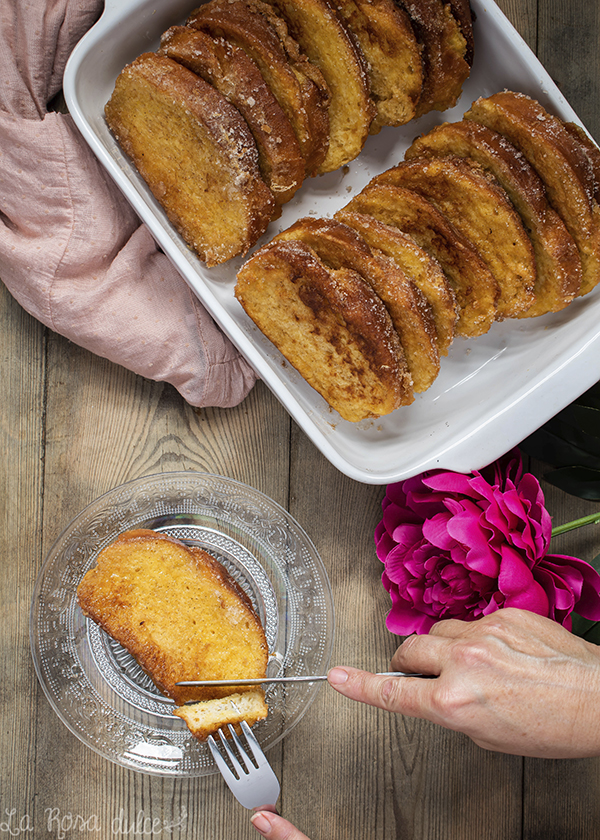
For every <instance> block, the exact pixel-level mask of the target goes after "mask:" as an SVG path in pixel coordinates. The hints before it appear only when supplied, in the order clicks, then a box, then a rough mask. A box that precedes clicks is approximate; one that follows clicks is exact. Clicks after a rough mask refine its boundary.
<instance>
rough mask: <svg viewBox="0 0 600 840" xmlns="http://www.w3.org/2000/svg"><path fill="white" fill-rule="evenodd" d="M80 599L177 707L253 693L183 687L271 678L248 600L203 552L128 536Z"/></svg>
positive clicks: (109, 552) (158, 537)
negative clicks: (203, 681)
mask: <svg viewBox="0 0 600 840" xmlns="http://www.w3.org/2000/svg"><path fill="white" fill-rule="evenodd" d="M77 597H78V601H79V604H80V606H81V609H82V610H83V613H84V615H86V616H87V617H89V618H91V619H93V621H95V622H96V623H97V624H98V625H99V626H100V627H102V629H103V630H105V631H106V632H107V633H108V634H109V635H110V636H112V638H114V639H116V641H118V642H119V643H120V644H122V645H123V646H124V647H125V648H126V649H127V650H128V651H129V652H130V653H131V654H132V656H134V657H135V659H136V660H137V662H138V663H139V664H140V666H141V667H142V668H143V669H144V671H146V673H148V674H149V676H150V677H151V678H152V680H153V682H154V683H155V684H156V685H157V686H158V688H159V689H160V690H161V691H162V692H163V693H164V694H165V695H166V696H167V697H171V698H172V699H173V700H175V703H176V704H177V705H183V704H184V703H186V702H188V701H191V700H212V699H218V698H221V697H226V696H227V695H229V694H232V693H233V692H235V691H239V692H243V691H244V690H248V689H245V688H244V687H242V686H240V687H233V688H227V687H225V688H218V687H200V686H180V685H177V683H178V682H179V681H181V680H194V679H235V678H238V679H241V678H242V676H244V677H248V678H252V677H264V676H265V674H266V667H267V658H268V649H267V643H266V638H265V634H264V630H263V628H262V625H261V623H260V621H259V619H258V617H257V615H256V613H255V612H254V610H253V609H252V605H251V603H250V601H249V599H248V597H247V595H246V594H245V593H244V591H243V590H242V589H241V588H240V587H239V586H238V584H237V583H236V582H235V581H234V580H233V578H232V577H231V575H229V574H228V572H227V571H226V570H225V569H224V567H223V566H222V565H221V564H219V563H217V561H216V560H215V559H214V558H213V557H211V556H210V555H209V554H207V553H206V552H205V551H202V549H200V548H197V547H188V546H186V545H184V544H183V543H181V542H180V541H179V540H175V539H173V538H172V537H168V536H166V535H165V534H161V533H160V532H156V531H150V530H146V529H139V530H134V531H128V532H125V533H123V534H121V535H120V536H119V537H118V538H117V539H116V540H115V541H114V542H112V543H111V544H110V545H108V546H107V547H106V548H104V549H103V550H102V551H101V552H100V554H99V555H98V558H97V563H96V565H95V566H94V567H93V568H92V569H90V570H89V571H88V572H87V573H86V574H85V576H84V578H83V580H82V581H81V583H80V584H79V587H78V589H77Z"/></svg>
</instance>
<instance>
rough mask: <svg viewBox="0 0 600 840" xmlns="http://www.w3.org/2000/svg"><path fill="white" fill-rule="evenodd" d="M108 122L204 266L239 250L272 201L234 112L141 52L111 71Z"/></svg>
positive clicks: (191, 79) (260, 226)
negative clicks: (113, 73) (114, 78)
mask: <svg viewBox="0 0 600 840" xmlns="http://www.w3.org/2000/svg"><path fill="white" fill-rule="evenodd" d="M105 111H106V118H107V122H108V124H109V126H110V128H111V130H112V132H113V134H114V135H115V137H116V139H117V141H118V142H119V144H120V146H121V147H122V148H123V150H124V151H125V152H126V154H127V155H129V157H130V158H131V159H132V161H133V162H134V164H135V166H136V167H137V169H138V171H139V172H140V174H141V176H142V177H143V178H144V180H145V181H146V183H147V184H148V186H149V187H150V189H151V190H152V192H153V193H154V195H155V196H156V198H157V200H158V201H159V202H160V203H161V205H162V206H163V208H164V210H165V212H166V213H167V216H168V217H169V219H170V221H171V222H172V223H173V225H174V226H175V227H176V228H177V230H178V231H179V232H180V233H181V235H182V236H183V238H184V239H185V240H186V242H187V243H188V244H189V245H190V247H192V248H193V249H194V250H195V251H196V252H197V254H198V255H199V256H200V258H201V259H202V260H204V261H205V262H206V264H207V265H208V266H211V265H216V264H217V263H222V262H225V261H226V260H228V259H230V258H231V257H234V256H237V255H239V254H245V253H246V252H247V251H248V249H249V248H250V247H251V246H252V245H253V244H254V243H255V242H256V241H257V240H258V239H259V237H260V236H261V235H262V234H263V233H264V232H265V230H266V228H267V225H268V224H269V221H270V220H271V217H272V215H273V211H274V208H275V201H274V199H273V195H272V193H271V191H270V190H269V189H268V187H267V186H266V185H265V183H264V182H263V180H262V178H261V175H260V170H259V167H258V153H257V150H256V144H255V142H254V138H253V137H252V134H251V132H250V129H249V128H248V126H247V124H246V122H245V121H244V119H243V118H242V117H241V115H240V113H239V112H238V111H237V110H236V109H235V108H234V107H233V106H232V105H231V104H230V103H229V102H228V101H227V100H226V99H225V97H224V96H222V95H221V94H220V93H219V92H218V91H217V90H215V89H214V88H213V87H212V86H211V85H209V84H207V83H206V82H205V81H204V80H203V79H200V78H199V77H198V76H196V74H195V73H192V72H191V71H190V70H188V69H187V68H186V67H183V66H181V65H180V64H177V62H175V61H172V60H171V59H170V58H167V57H166V56H162V55H157V54H156V53H145V54H144V55H142V56H140V57H139V58H137V59H136V60H135V61H134V62H132V63H131V64H130V65H128V66H127V67H126V68H125V69H124V70H123V71H122V72H121V74H120V75H119V77H118V78H117V81H116V84H115V89H114V91H113V94H112V96H111V99H110V100H109V102H108V103H107V105H106V109H105Z"/></svg>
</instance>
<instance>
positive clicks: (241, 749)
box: [227, 720, 257, 773]
mask: <svg viewBox="0 0 600 840" xmlns="http://www.w3.org/2000/svg"><path fill="white" fill-rule="evenodd" d="M244 723H246V721H245V720H244V721H242V724H244ZM246 726H248V724H247V723H246ZM227 728H228V729H229V733H230V735H231V738H232V740H233V741H234V743H235V745H236V747H237V748H238V754H239V757H240V759H241V762H242V765H243V767H244V770H245V771H246V773H250V772H251V771H252V770H254V769H255V768H256V764H257V762H255V763H254V764H253V763H252V759H251V758H250V756H249V755H248V750H247V749H246V747H245V746H244V744H242V742H241V740H240V738H239V736H238V734H237V732H236V731H235V728H234V727H233V726H232V725H231V724H230V723H229V724H227ZM246 737H248V736H246ZM252 755H253V756H254V750H252ZM254 758H256V756H254Z"/></svg>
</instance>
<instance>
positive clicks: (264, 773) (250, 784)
mask: <svg viewBox="0 0 600 840" xmlns="http://www.w3.org/2000/svg"><path fill="white" fill-rule="evenodd" d="M242 728H243V732H244V734H245V736H246V738H247V740H248V745H249V749H248V748H246V747H245V746H244V743H243V742H242V740H241V739H240V738H239V737H238V734H237V732H236V731H235V730H234V729H233V727H231V726H230V727H229V731H230V732H231V736H232V740H233V742H234V745H235V748H236V749H237V750H238V751H239V758H238V756H237V755H236V750H235V749H234V746H232V744H231V743H230V742H229V741H228V740H227V737H226V735H225V733H224V731H223V730H222V729H219V738H220V740H221V746H222V749H223V751H224V752H225V754H226V756H227V759H228V760H229V761H230V762H231V766H230V765H229V763H228V761H226V760H225V757H224V756H223V751H222V750H221V749H220V747H219V746H218V745H217V741H216V740H215V738H214V737H213V736H212V735H211V736H209V738H208V746H209V748H210V751H211V753H212V756H213V758H214V760H215V763H216V765H217V767H218V768H219V770H220V772H221V776H222V777H223V780H224V781H225V784H226V785H227V787H228V788H229V790H230V791H231V792H232V793H233V795H234V796H235V798H236V799H237V801H238V802H239V803H240V804H241V805H243V806H244V807H245V808H258V807H259V806H261V805H274V804H275V803H276V802H277V799H278V797H279V793H280V786H279V779H278V778H277V776H276V775H275V773H274V772H273V768H272V767H271V765H270V764H269V762H268V761H267V759H266V757H265V756H264V754H263V752H262V750H261V747H260V744H259V743H258V741H257V740H256V738H255V737H254V734H253V733H252V732H251V731H250V727H249V726H248V724H247V723H245V721H244V722H242ZM248 733H250V735H248ZM249 753H251V755H250V754H249ZM252 757H254V761H255V762H256V763H253V758H252ZM240 761H241V763H240ZM232 768H233V769H232Z"/></svg>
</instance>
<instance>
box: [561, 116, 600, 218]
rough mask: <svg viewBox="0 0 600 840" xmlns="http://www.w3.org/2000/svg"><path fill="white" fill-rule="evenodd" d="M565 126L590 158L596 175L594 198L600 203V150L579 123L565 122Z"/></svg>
mask: <svg viewBox="0 0 600 840" xmlns="http://www.w3.org/2000/svg"><path fill="white" fill-rule="evenodd" d="M563 125H564V128H565V130H566V131H568V132H569V134H570V135H571V137H572V138H573V139H574V140H576V141H577V143H579V144H580V145H581V146H582V148H583V150H584V152H585V154H586V155H587V156H588V158H589V161H590V164H591V167H592V171H593V173H594V198H595V200H596V202H600V149H599V148H598V146H597V145H596V144H595V143H594V141H593V140H592V138H591V137H590V135H589V134H588V133H587V131H585V129H583V128H582V127H581V126H580V125H578V124H577V123H573V122H565V123H563Z"/></svg>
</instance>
